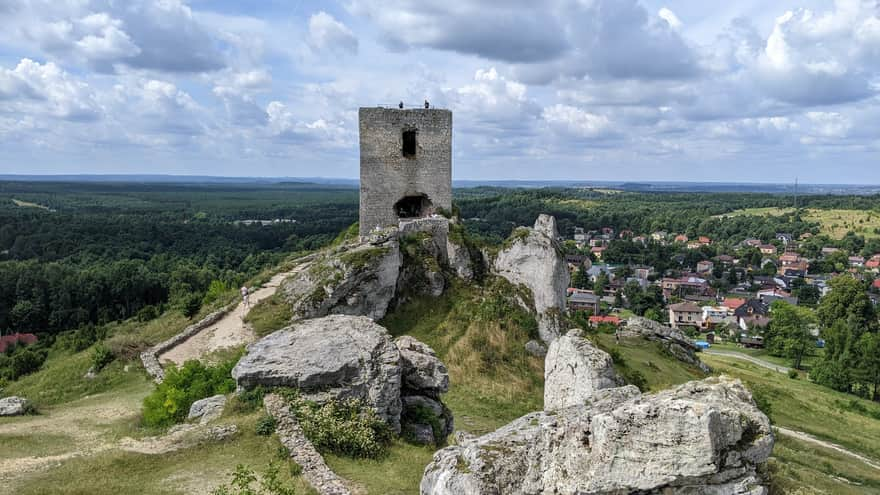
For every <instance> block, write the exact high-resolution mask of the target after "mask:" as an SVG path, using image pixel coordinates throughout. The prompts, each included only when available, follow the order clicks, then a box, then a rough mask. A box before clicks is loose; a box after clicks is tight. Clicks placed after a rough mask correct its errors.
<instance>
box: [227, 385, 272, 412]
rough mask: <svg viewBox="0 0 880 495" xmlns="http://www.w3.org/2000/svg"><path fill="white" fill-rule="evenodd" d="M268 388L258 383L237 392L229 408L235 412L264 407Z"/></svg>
mask: <svg viewBox="0 0 880 495" xmlns="http://www.w3.org/2000/svg"><path fill="white" fill-rule="evenodd" d="M264 395H266V389H264V388H263V387H262V386H261V385H258V386H256V387H254V388H252V389H250V390H244V391H242V392H239V393H237V394H235V395H234V396H233V397H232V400H231V401H230V402H229V406H228V407H229V410H230V411H232V412H234V413H251V412H254V411H256V410H257V409H259V408H261V407H263V396H264Z"/></svg>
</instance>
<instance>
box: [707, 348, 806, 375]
mask: <svg viewBox="0 0 880 495" xmlns="http://www.w3.org/2000/svg"><path fill="white" fill-rule="evenodd" d="M703 352H704V353H706V354H708V355H710V356H726V357H732V358H735V359H742V360H743V361H748V362H750V363H752V364H756V365H758V366H761V367H763V368H767V369H770V370H773V371H778V372H780V373H788V372H789V371H791V368H788V367H785V366H782V365H780V364H775V363H771V362H769V361H764V360H763V359H758V358H756V357H754V356H749V355H748V354H743V353H741V352H736V351H712V350H707V351H703Z"/></svg>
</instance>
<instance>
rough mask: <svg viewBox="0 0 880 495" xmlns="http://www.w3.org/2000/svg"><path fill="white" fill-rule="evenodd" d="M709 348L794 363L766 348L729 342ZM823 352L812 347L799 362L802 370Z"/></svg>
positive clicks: (809, 366) (775, 361) (776, 361)
mask: <svg viewBox="0 0 880 495" xmlns="http://www.w3.org/2000/svg"><path fill="white" fill-rule="evenodd" d="M701 338H703V339H704V340H705V336H702V337H701ZM711 350H715V351H732V352H738V353H740V354H745V355H747V356H752V357H754V358H758V359H761V360H763V361H767V362H768V363H773V364H777V365H779V366H785V367H787V368H791V367H792V366H793V365H794V363H793V361H792V359H790V358H785V357H779V356H771V355H770V353H769V352H768V351H767V349H750V348H747V347H740V346H738V345H737V344H734V343H731V342H724V343H722V344H712V348H711ZM824 352H825V351H824V349H812V350H811V354H809V355H807V356H804V359H803V361H802V362H801V367H802V368H803V369H804V370H809V369H810V368H811V367H812V366H813V365H814V364H815V363H817V362H819V361H820V360H821V359H822V355H823V354H824Z"/></svg>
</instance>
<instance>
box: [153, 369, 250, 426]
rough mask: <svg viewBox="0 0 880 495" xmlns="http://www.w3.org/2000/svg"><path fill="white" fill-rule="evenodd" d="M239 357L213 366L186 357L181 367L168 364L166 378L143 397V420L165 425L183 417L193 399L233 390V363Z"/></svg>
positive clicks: (155, 424)
mask: <svg viewBox="0 0 880 495" xmlns="http://www.w3.org/2000/svg"><path fill="white" fill-rule="evenodd" d="M237 361H238V358H237V357H236V358H235V359H230V360H228V361H225V362H223V363H220V364H218V365H216V366H205V365H204V364H202V363H200V362H199V361H187V362H186V363H185V364H184V365H183V367H182V368H179V369H178V368H177V367H176V366H174V365H172V366H170V367H169V368H168V369H167V370H166V372H165V380H164V381H163V382H162V383H160V384H159V385H158V386H157V387H156V390H154V391H153V392H152V393H151V394H150V395H148V396H147V397H146V398H145V399H144V424H145V425H147V426H154V427H164V426H170V425H172V424H174V423H179V422H182V421H183V420H184V419H186V415H187V413H188V412H189V408H190V406H191V405H192V403H193V402H195V401H197V400H199V399H203V398H205V397H209V396H212V395H216V394H227V393H229V392H232V391H233V390H235V381H234V380H233V379H232V376H231V372H232V367H233V366H235V363H236V362H237Z"/></svg>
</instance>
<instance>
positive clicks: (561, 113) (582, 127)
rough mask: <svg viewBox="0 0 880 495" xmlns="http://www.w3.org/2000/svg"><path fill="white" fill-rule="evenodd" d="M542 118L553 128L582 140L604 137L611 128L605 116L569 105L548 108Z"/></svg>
mask: <svg viewBox="0 0 880 495" xmlns="http://www.w3.org/2000/svg"><path fill="white" fill-rule="evenodd" d="M541 117H543V119H544V120H545V121H546V122H547V123H548V124H550V126H551V127H552V128H554V129H557V130H560V131H563V132H568V133H570V134H572V135H574V136H577V137H582V138H595V137H599V136H602V135H603V134H605V133H607V132H608V129H609V127H610V122H609V121H608V118H607V117H605V116H604V115H596V114H592V113H589V112H585V111H583V110H581V109H579V108H575V107H572V106H568V105H560V104H556V105H553V106H551V107H547V108H545V109H544V111H543V112H542V114H541Z"/></svg>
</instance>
